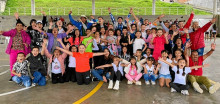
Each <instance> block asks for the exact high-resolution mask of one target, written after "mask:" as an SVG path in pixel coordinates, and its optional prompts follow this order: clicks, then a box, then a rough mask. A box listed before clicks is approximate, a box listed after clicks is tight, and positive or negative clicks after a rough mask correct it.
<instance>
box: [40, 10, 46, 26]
mask: <svg viewBox="0 0 220 104" xmlns="http://www.w3.org/2000/svg"><path fill="white" fill-rule="evenodd" d="M41 13H42V14H43V20H42V23H43V27H44V26H45V24H46V22H47V15H46V13H45V12H44V11H41Z"/></svg>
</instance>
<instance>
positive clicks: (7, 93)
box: [0, 86, 34, 96]
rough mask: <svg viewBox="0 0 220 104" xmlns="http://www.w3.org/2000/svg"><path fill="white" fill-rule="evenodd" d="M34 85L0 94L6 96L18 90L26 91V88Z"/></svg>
mask: <svg viewBox="0 0 220 104" xmlns="http://www.w3.org/2000/svg"><path fill="white" fill-rule="evenodd" d="M32 87H34V86H30V87H25V88H21V89H18V90H14V91H10V92H6V93H2V94H0V96H5V95H9V94H13V93H16V92H20V91H24V90H27V89H29V88H32Z"/></svg>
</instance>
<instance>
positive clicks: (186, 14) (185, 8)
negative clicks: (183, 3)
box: [185, 7, 187, 15]
mask: <svg viewBox="0 0 220 104" xmlns="http://www.w3.org/2000/svg"><path fill="white" fill-rule="evenodd" d="M185 14H186V15H187V10H186V7H185Z"/></svg>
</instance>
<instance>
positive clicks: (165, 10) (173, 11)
mask: <svg viewBox="0 0 220 104" xmlns="http://www.w3.org/2000/svg"><path fill="white" fill-rule="evenodd" d="M129 9H130V8H111V11H112V13H113V14H114V15H127V14H128V12H129ZM191 9H192V8H188V7H156V15H160V14H167V15H187V14H190V12H191ZM70 10H72V12H73V13H72V14H73V15H91V14H92V8H71V7H59V8H57V7H56V8H55V7H38V8H35V15H41V11H45V12H46V13H47V14H48V15H67V14H68V13H69V11H70ZM133 11H134V13H135V14H136V15H152V7H138V8H133ZM14 12H19V14H20V15H31V7H6V8H5V11H4V12H3V13H1V14H2V15H13V14H14ZM95 13H96V15H108V8H95Z"/></svg>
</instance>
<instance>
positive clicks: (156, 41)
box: [151, 29, 169, 61]
mask: <svg viewBox="0 0 220 104" xmlns="http://www.w3.org/2000/svg"><path fill="white" fill-rule="evenodd" d="M167 36H168V32H167V33H166V34H164V35H163V30H162V29H158V30H157V35H156V34H154V35H153V38H152V40H151V44H153V45H154V52H153V57H154V59H155V60H156V61H158V57H160V56H161V51H162V50H164V45H165V44H168V43H169V42H168V39H167Z"/></svg>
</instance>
